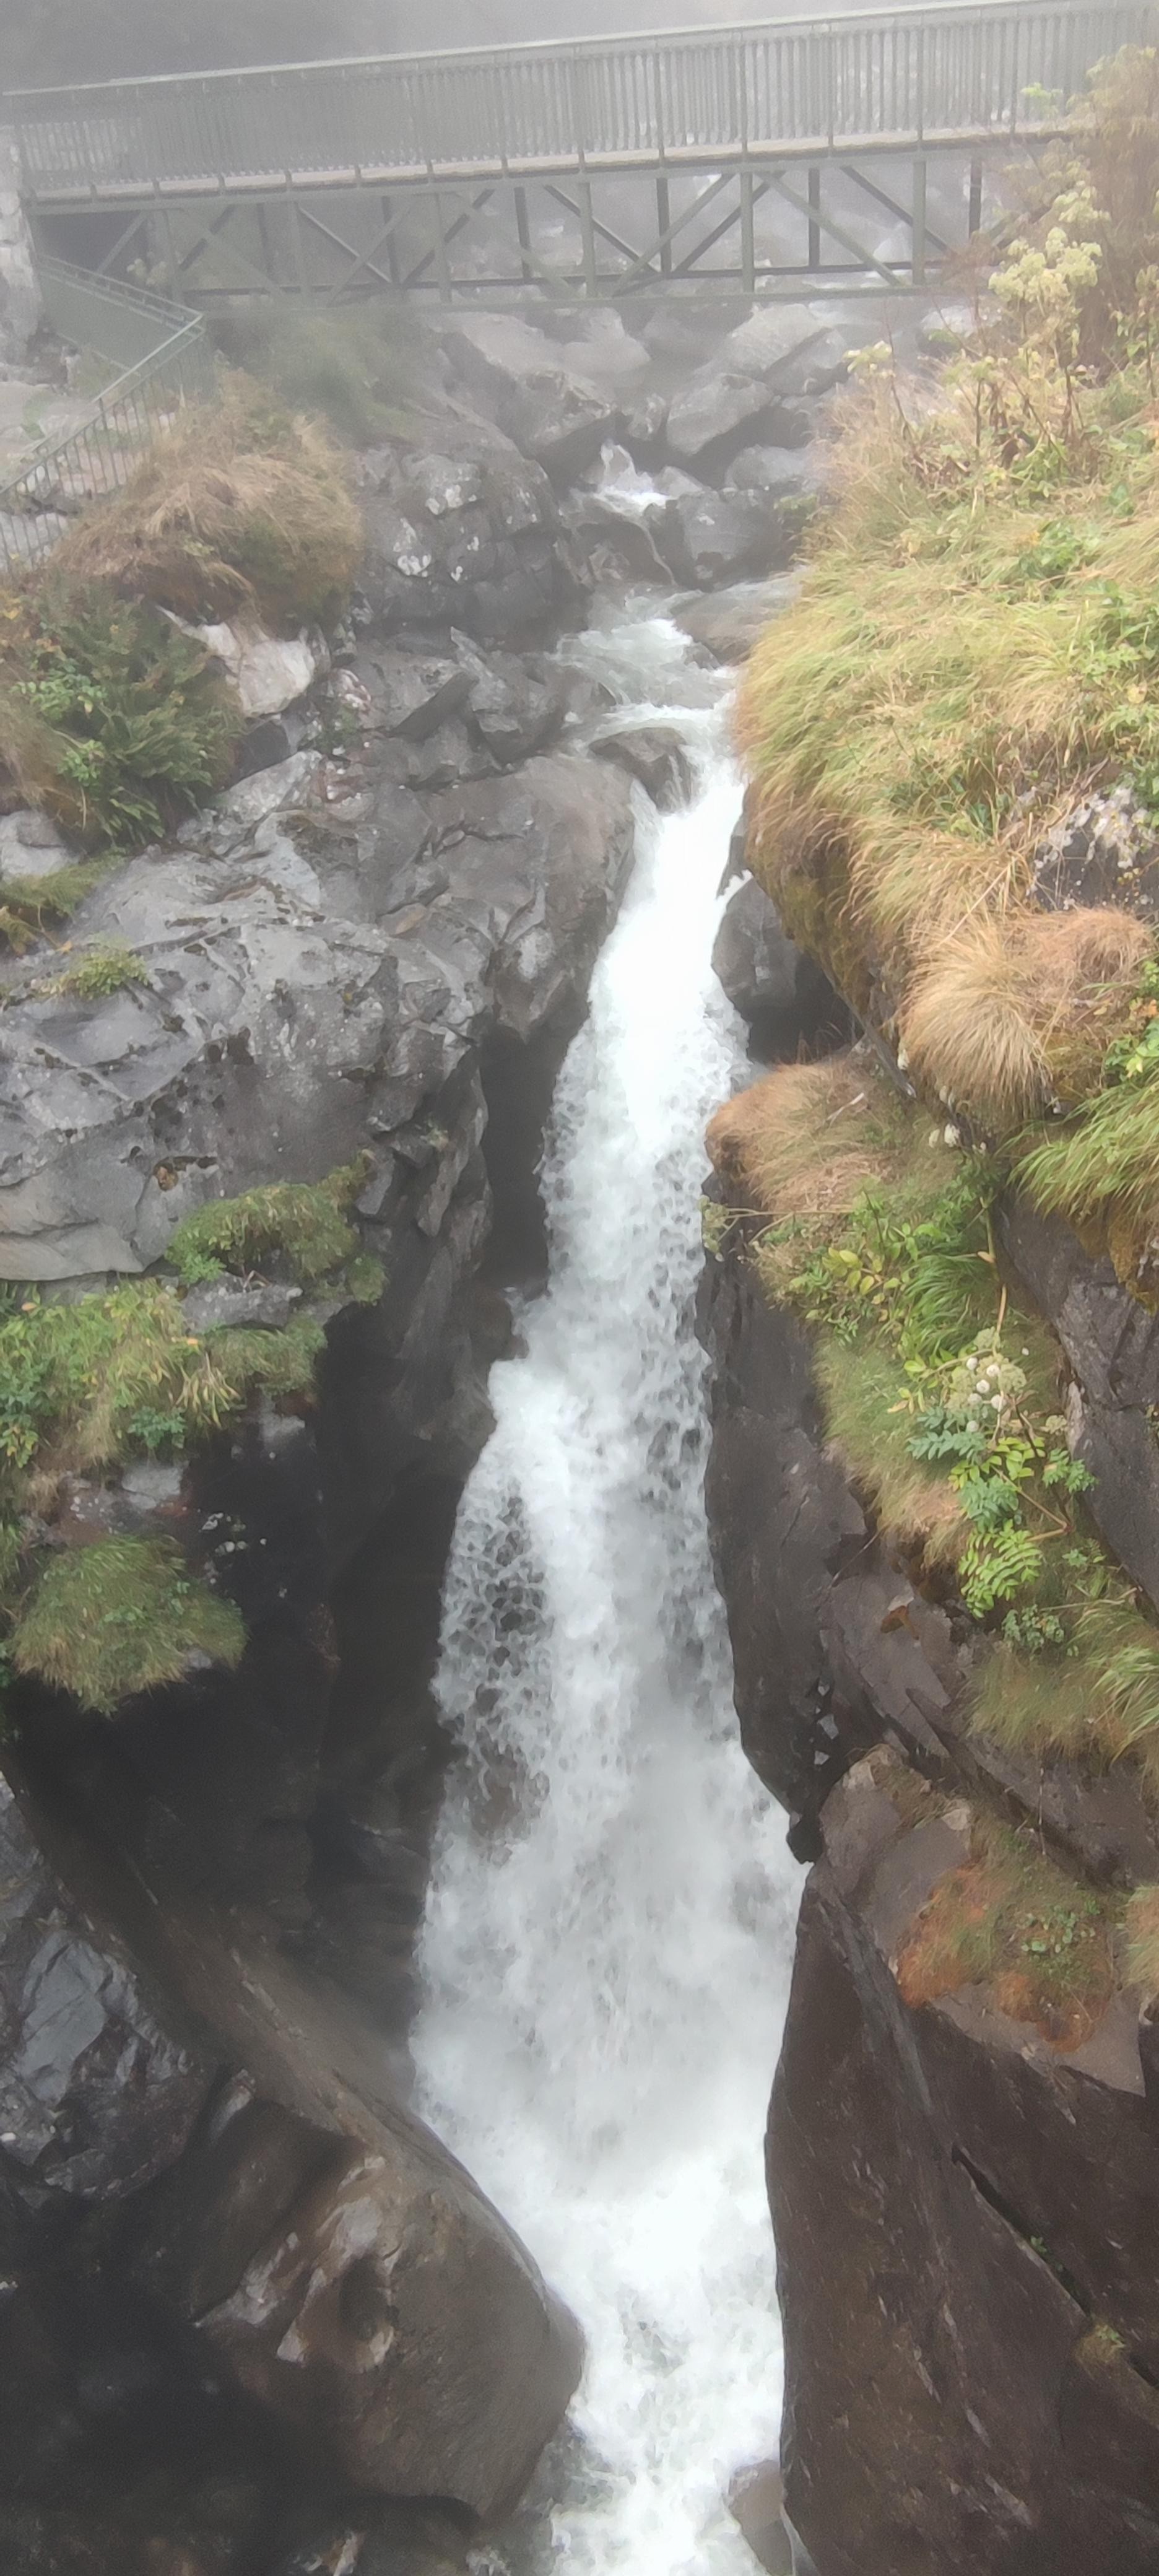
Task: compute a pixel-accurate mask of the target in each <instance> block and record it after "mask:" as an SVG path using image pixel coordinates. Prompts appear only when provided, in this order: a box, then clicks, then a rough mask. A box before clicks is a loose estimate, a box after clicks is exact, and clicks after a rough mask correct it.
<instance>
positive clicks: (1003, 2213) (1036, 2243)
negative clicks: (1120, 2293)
mask: <svg viewBox="0 0 1159 2576" xmlns="http://www.w3.org/2000/svg"><path fill="white" fill-rule="evenodd" d="M950 2157H951V2162H952V2163H953V2164H956V2165H960V2166H961V2169H962V2171H963V2173H964V2174H966V2175H968V2177H969V2180H970V2181H971V2182H972V2183H973V2185H974V2189H975V2191H976V2192H977V2193H978V2195H979V2197H980V2198H981V2199H982V2200H984V2201H985V2202H986V2204H987V2207H988V2208H990V2209H992V2210H993V2211H994V2214H995V2217H996V2218H1000V2219H1001V2220H1002V2223H1003V2225H1004V2226H1005V2227H1008V2228H1009V2229H1010V2230H1011V2233H1012V2234H1013V2235H1015V2236H1019V2237H1021V2239H1022V2242H1023V2244H1024V2245H1025V2246H1027V2247H1028V2248H1029V2250H1030V2252H1031V2253H1032V2254H1037V2256H1038V2259H1039V2262H1040V2263H1045V2265H1046V2268H1047V2271H1048V2272H1053V2274H1054V2277H1055V2280H1056V2281H1057V2282H1058V2285H1059V2288H1060V2289H1061V2290H1065V2291H1066V2294H1067V2297H1068V2299H1073V2300H1074V2303H1075V2306H1076V2308H1081V2309H1082V2312H1083V2315H1084V2316H1085V2317H1093V2316H1094V2314H1095V2308H1094V2302H1093V2300H1091V2299H1090V2298H1089V2297H1088V2295H1087V2293H1086V2291H1085V2290H1082V2289H1080V2288H1079V2285H1078V2282H1077V2281H1076V2280H1075V2277H1074V2274H1073V2273H1072V2272H1068V2270H1067V2268H1066V2265H1065V2263H1060V2261H1059V2259H1058V2256H1057V2255H1056V2254H1052V2253H1051V2251H1050V2248H1049V2246H1048V2245H1046V2244H1044V2242H1043V2239H1042V2237H1041V2236H1036V2235H1035V2234H1034V2232H1033V2230H1032V2229H1031V2228H1029V2227H1028V2226H1027V2223H1026V2220H1025V2219H1024V2218H1022V2217H1020V2215H1019V2213H1018V2211H1017V2210H1016V2209H1015V2208H1014V2207H1013V2206H1012V2204H1011V2202H1010V2201H1008V2200H1007V2199H1006V2198H1005V2195H1004V2194H1003V2193H1002V2192H1000V2191H999V2189H998V2187H997V2184H996V2183H992V2182H991V2181H990V2179H989V2177H988V2175H986V2174H984V2173H981V2172H980V2171H979V2169H978V2166H977V2165H975V2164H972V2163H971V2161H970V2158H969V2156H967V2155H965V2154H964V2153H963V2151H962V2149H961V2147H952V2148H951V2150H950Z"/></svg>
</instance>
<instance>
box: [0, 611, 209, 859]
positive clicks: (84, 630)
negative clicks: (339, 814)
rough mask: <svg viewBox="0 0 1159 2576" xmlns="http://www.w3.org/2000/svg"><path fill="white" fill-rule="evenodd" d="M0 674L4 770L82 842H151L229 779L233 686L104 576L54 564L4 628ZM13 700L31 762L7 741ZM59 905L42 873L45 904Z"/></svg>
mask: <svg viewBox="0 0 1159 2576" xmlns="http://www.w3.org/2000/svg"><path fill="white" fill-rule="evenodd" d="M0 681H2V683H3V687H2V690H0V772H2V771H3V769H4V768H7V770H8V773H9V776H10V777H11V779H12V782H13V785H14V787H17V788H19V790H20V792H22V793H24V794H30V795H32V796H33V798H34V801H35V802H37V803H38V804H41V805H44V806H46V807H47V808H48V810H49V812H51V813H53V814H55V815H56V817H57V818H58V820H59V821H60V822H62V823H63V824H64V825H65V827H66V828H67V829H68V830H69V831H71V832H74V833H75V834H76V835H77V837H78V839H80V840H82V841H84V842H86V843H87V844H89V846H90V847H102V846H104V847H109V846H115V847H117V848H121V849H133V848H137V847H139V846H140V845H141V844H142V843H143V842H145V841H148V840H152V839H156V838H157V837H158V836H159V835H160V834H161V833H162V832H164V831H165V830H166V829H167V828H168V827H169V826H170V825H171V824H173V823H174V822H175V821H177V820H178V818H179V817H180V816H181V815H183V814H186V813H188V812H190V810H191V809H192V808H193V807H194V806H196V804H197V803H198V801H199V800H200V799H201V798H202V797H204V796H206V795H208V794H209V793H210V791H211V790H212V789H214V788H215V787H219V786H220V785H221V784H222V783H223V781H224V780H225V779H226V778H227V777H228V775H229V770H230V766H231V763H232V758H233V752H234V749H235V746H236V744H237V741H238V739H239V736H240V733H241V730H242V718H241V711H240V708H239V706H238V703H237V699H236V697H235V696H234V693H233V691H232V690H231V689H230V688H229V687H228V686H227V685H226V684H225V683H224V682H223V681H222V680H221V679H220V678H219V677H217V676H215V675H214V673H213V671H212V669H211V667H210V661H209V656H208V654H207V653H206V651H205V648H204V646H203V645H201V644H199V643H197V642H196V641H195V640H193V639H191V638H190V637H189V636H187V635H183V634H182V633H181V632H180V630H179V629H178V628H177V627H175V626H174V625H173V624H172V623H171V621H170V620H169V619H168V618H165V617H162V616H161V615H160V614H159V613H158V611H157V610H156V609H154V608H150V607H143V606H140V605H134V604H132V603H130V602H128V601H125V600H121V599H118V598H117V596H116V595H115V593H114V591H113V590H112V589H110V588H109V587H108V586H107V585H102V584H100V583H96V582H90V583H85V584H79V585H78V584H75V583H69V582H66V581H65V580H64V579H63V578H62V577H61V576H60V575H59V574H56V573H54V574H53V576H52V578H51V579H50V580H49V581H48V582H47V583H46V584H45V586H44V587H43V589H41V590H40V591H38V592H34V593H31V594H29V595H28V597H27V598H26V599H25V600H24V601H23V603H22V613H21V615H20V616H19V618H18V619H17V620H16V621H14V622H13V621H11V620H10V621H8V622H7V624H6V626H5V628H4V632H3V643H2V645H0ZM14 705H15V706H17V707H19V708H22V709H24V710H26V711H28V710H31V711H32V713H33V714H34V715H35V716H36V717H37V719H38V720H39V723H40V726H41V734H40V737H39V740H40V754H39V762H38V765H36V764H34V765H33V766H32V767H30V761H29V754H28V747H27V743H26V742H23V741H16V742H13V741H12V739H11V737H10V728H9V725H8V721H7V714H6V710H7V711H10V710H11V709H12V707H13V706H14ZM57 882H59V881H57ZM56 900H57V897H56V895H55V893H54V884H53V881H52V880H50V881H49V883H48V885H47V886H46V887H45V889H44V891H43V896H42V901H43V902H44V903H45V905H46V906H48V905H50V904H53V903H54V902H55V901H56ZM9 901H11V897H9Z"/></svg>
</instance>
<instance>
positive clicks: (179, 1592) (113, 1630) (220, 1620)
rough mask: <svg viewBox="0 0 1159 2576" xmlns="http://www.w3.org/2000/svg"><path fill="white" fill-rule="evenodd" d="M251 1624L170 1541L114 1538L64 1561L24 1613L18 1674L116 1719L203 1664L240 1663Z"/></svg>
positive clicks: (16, 1634)
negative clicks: (125, 1707)
mask: <svg viewBox="0 0 1159 2576" xmlns="http://www.w3.org/2000/svg"><path fill="white" fill-rule="evenodd" d="M244 1649H245V1626H244V1622H243V1620H242V1616H241V1613H240V1611H239V1610H237V1609H236V1608H235V1607H234V1604H233V1603H232V1602H231V1601H222V1600H219V1599H218V1598H217V1597H216V1595H215V1594H213V1593H212V1592H210V1591H209V1590H208V1589H207V1587H206V1585H205V1584H204V1583H202V1582H199V1581H198V1580H196V1579H195V1578H194V1577H193V1576H192V1575H190V1573H189V1572H188V1570H187V1568H186V1565H185V1562H184V1559H183V1557H182V1555H181V1552H180V1550H179V1548H177V1547H176V1546H175V1545H174V1544H173V1542H172V1541H171V1540H169V1539H134V1538H111V1539H102V1540H99V1541H98V1542H97V1543H96V1545H94V1546H92V1547H79V1548H73V1549H69V1550H67V1551H66V1552H65V1553H64V1554H62V1555H60V1556H58V1557H56V1558H55V1559H54V1560H53V1561H52V1563H51V1564H50V1565H49V1566H48V1567H47V1568H46V1570H45V1572H44V1573H43V1574H42V1575H41V1576H40V1578H39V1581H38V1582H37V1583H36V1585H35V1587H34V1589H33V1591H32V1593H31V1596H30V1598H29V1599H28V1601H27V1602H26V1603H25V1605H24V1606H23V1607H22V1609H21V1610H20V1611H19V1613H18V1615H17V1618H16V1622H15V1626H14V1629H13V1634H12V1640H11V1657H12V1662H13V1665H14V1667H15V1670H16V1671H17V1672H18V1673H22V1674H24V1675H26V1676H29V1677H33V1676H34V1677H35V1678H36V1679H38V1680H40V1681H43V1682H48V1683H49V1684H51V1685H52V1686H53V1687H54V1688H56V1689H58V1690H66V1691H71V1693H72V1694H73V1696H74V1698H76V1699H78V1700H80V1702H81V1703H82V1706H84V1707H85V1708H93V1709H97V1710H99V1711H100V1712H101V1713H102V1714H103V1715H105V1716H108V1715H110V1714H111V1713H112V1711H113V1710H114V1709H116V1708H117V1707H118V1706H119V1705H120V1704H121V1702H122V1701H124V1700H125V1699H128V1698H132V1697H135V1696H136V1695H137V1694H139V1693H140V1692H142V1691H147V1690H156V1689H158V1688H160V1687H161V1685H162V1684H164V1683H166V1682H176V1681H180V1680H182V1679H183V1678H184V1676H185V1675H186V1674H187V1673H188V1672H189V1671H190V1670H191V1669H195V1668H196V1666H197V1664H199V1663H203V1662H206V1661H210V1662H213V1663H220V1664H226V1665H231V1666H232V1665H236V1664H238V1663H240V1661H241V1657H242V1654H243V1652H244Z"/></svg>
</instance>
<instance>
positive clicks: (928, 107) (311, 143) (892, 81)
mask: <svg viewBox="0 0 1159 2576" xmlns="http://www.w3.org/2000/svg"><path fill="white" fill-rule="evenodd" d="M1154 27H1155V18H1154V14H1153V11H1152V9H1151V8H1150V7H1149V6H1147V5H1146V0H1101V5H1090V0H1047V5H1041V0H1040V5H1037V6H1030V7H1027V6H1025V5H1022V6H1019V5H1011V4H1010V0H980V5H976V6H974V7H972V8H962V7H940V8H925V9H915V8H901V9H895V10H891V11H889V12H888V13H886V12H883V11H877V10H874V11H870V12H867V13H865V14H863V15H859V16H855V17H844V18H832V19H828V20H826V21H824V22H822V23H818V22H816V21H815V20H806V19H793V20H781V21H778V22H774V23H772V24H767V23H766V24H759V25H745V26H736V27H723V28H720V29H710V30H709V29H690V30H688V31H685V32H680V33H676V34H671V35H657V36H622V37H614V38H601V39H591V40H586V41H584V42H582V43H579V44H539V45H518V46H504V47H501V48H499V49H497V50H494V51H489V52H485V53H484V52H479V53H454V54H412V55H406V56H397V55H392V56H385V57H383V56H380V57H375V58H373V59H371V60H367V61H362V62H340V63H307V64H292V65H281V66H271V67H266V68H263V69H258V70H252V71H232V72H213V73H207V74H203V75H198V76H196V77H188V76H184V75H183V76H180V77H174V78H155V79H150V80H140V81H109V82H102V83H98V84H95V85H88V86H86V87H84V88H78V89H54V90H27V91H16V92H12V93H10V95H9V99H8V102H7V110H6V112H7V113H8V114H9V115H10V116H11V118H12V119H13V121H14V123H15V125H16V127H17V129H18V136H19V148H20V154H21V159H22V164H23V170H24V184H25V188H26V191H27V194H28V196H29V197H30V199H31V200H33V201H34V202H36V203H39V204H41V205H46V206H51V205H58V206H66V205H76V204H78V203H80V204H83V203H91V202H93V201H94V200H96V201H113V202H116V201H121V202H130V203H131V202H132V201H133V200H134V199H135V198H139V197H140V196H141V195H142V194H147V195H151V196H154V197H157V196H162V197H163V196H165V195H167V194H175V195H176V194H184V195H188V194H190V193H191V192H196V191H205V192H212V191H215V190H219V189H223V188H228V189H234V190H236V189H237V188H238V187H239V186H244V185H245V184H246V183H247V182H248V183H250V184H252V185H254V186H260V185H262V184H263V183H265V184H267V185H268V184H269V183H270V182H271V181H274V182H281V183H283V184H286V185H289V186H291V187H293V188H295V189H302V188H304V187H308V186H311V185H313V186H318V187H323V186H327V185H329V186H331V187H332V186H334V185H336V184H340V183H344V182H346V183H348V182H351V181H353V182H355V183H366V182H368V181H373V182H375V183H380V182H387V183H390V182H393V181H396V180H399V179H406V178H408V177H409V178H423V177H425V178H427V179H428V180H429V179H431V178H434V177H438V176H441V175H454V176H463V175H468V176H476V175H477V176H480V177H484V176H486V175H488V174H493V173H498V174H502V175H507V174H510V173H513V174H516V175H518V174H521V173H523V174H530V175H535V174H538V173H539V172H542V171H544V170H577V169H578V170H581V171H582V170H587V169H595V170H599V169H615V168H631V167H639V166H640V165H641V164H652V163H655V162H657V161H659V162H661V163H664V164H669V163H670V164H672V165H674V166H676V167H681V166H683V167H689V166H696V165H698V164H700V165H707V166H711V167H712V168H714V169H720V168H721V167H723V166H724V164H725V163H726V162H727V161H728V160H729V159H730V158H734V159H737V160H741V161H744V160H749V159H751V158H752V157H753V156H755V155H761V154H768V153H770V152H776V153H784V152H786V151H797V152H800V153H803V154H805V153H816V152H818V151H821V152H825V151H829V152H832V151H835V150H837V149H840V150H842V151H846V152H847V151H849V150H850V149H852V148H855V147H856V146H858V145H865V144H867V143H874V144H877V145H880V144H881V143H883V142H890V143H896V145H897V146H898V148H899V149H900V150H912V149H914V148H920V147H922V146H924V145H927V144H930V143H936V142H939V141H945V140H955V141H958V140H960V141H962V142H966V143H969V142H983V141H986V140H988V139H992V138H1000V137H1009V136H1012V135H1014V134H1016V133H1026V132H1027V131H1031V132H1033V131H1035V130H1038V131H1041V130H1043V129H1044V128H1045V127H1047V126H1049V124H1050V122H1051V119H1052V111H1051V109H1050V107H1049V106H1047V105H1044V100H1045V99H1051V98H1053V99H1054V100H1055V102H1057V101H1058V100H1059V99H1061V98H1066V97H1069V96H1070V95H1071V94H1072V93H1073V92H1074V91H1075V90H1076V89H1078V87H1079V86H1080V84H1081V81H1082V78H1083V75H1084V73H1085V72H1086V71H1087V70H1088V69H1089V67H1090V65H1091V64H1092V63H1093V62H1094V61H1095V60H1096V59H1097V58H1098V57H1099V56H1100V55H1102V54H1105V53H1107V52H1110V51H1112V50H1114V49H1115V47H1117V46H1118V45H1121V44H1124V43H1126V42H1129V41H1132V40H1138V39H1141V38H1144V37H1145V36H1146V35H1147V34H1148V32H1151V31H1153V30H1154ZM1028 93H1029V94H1030V95H1029V100H1028ZM1053 113H1054V116H1055V117H1057V105H1056V106H1055V109H1054V111H1053Z"/></svg>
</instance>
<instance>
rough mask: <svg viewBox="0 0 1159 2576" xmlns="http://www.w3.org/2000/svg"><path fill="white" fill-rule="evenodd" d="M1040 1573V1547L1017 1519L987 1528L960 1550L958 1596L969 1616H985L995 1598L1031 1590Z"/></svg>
mask: <svg viewBox="0 0 1159 2576" xmlns="http://www.w3.org/2000/svg"><path fill="white" fill-rule="evenodd" d="M1042 1574H1043V1556H1042V1549H1041V1547H1040V1546H1039V1543H1038V1540H1037V1539H1036V1538H1032V1537H1031V1534H1030V1531H1029V1530H1028V1529H1025V1528H1024V1527H1023V1526H1022V1523H1021V1522H1018V1523H1009V1524H1008V1525H1007V1526H1006V1527H1004V1528H1002V1529H999V1530H995V1531H987V1532H985V1533H983V1534H980V1535H979V1536H978V1537H977V1538H972V1539H970V1540H969V1541H968V1543H967V1545H966V1547H965V1548H964V1549H963V1552H962V1561H961V1583H962V1599H963V1601H964V1603H965V1605H966V1608H967V1610H968V1611H969V1613H970V1616H971V1618H973V1619H985V1618H987V1617H988V1616H989V1613H990V1612H991V1610H995V1609H997V1607H998V1604H999V1602H1002V1601H1013V1600H1015V1599H1016V1598H1017V1596H1018V1594H1019V1593H1020V1592H1033V1590H1034V1589H1035V1586H1036V1585H1037V1584H1038V1583H1039V1582H1041V1580H1042Z"/></svg>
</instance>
